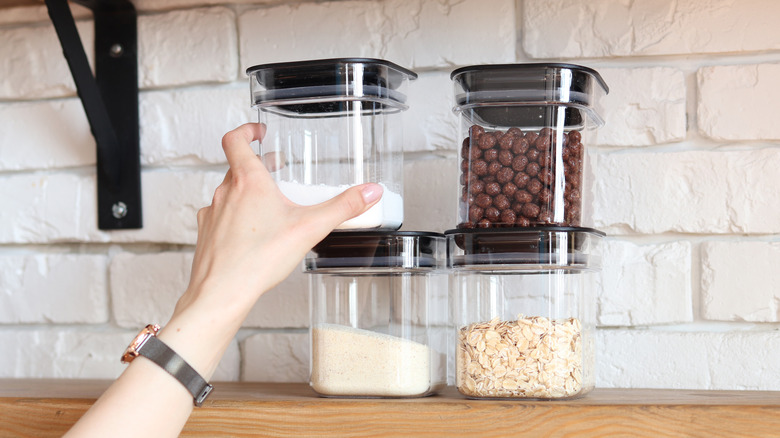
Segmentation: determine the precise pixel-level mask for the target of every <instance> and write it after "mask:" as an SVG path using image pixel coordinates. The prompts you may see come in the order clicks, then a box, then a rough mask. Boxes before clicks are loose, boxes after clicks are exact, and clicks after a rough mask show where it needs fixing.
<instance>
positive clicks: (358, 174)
mask: <svg viewBox="0 0 780 438" xmlns="http://www.w3.org/2000/svg"><path fill="white" fill-rule="evenodd" d="M247 74H248V75H249V76H250V89H251V98H252V105H253V106H254V107H256V108H257V109H258V114H259V120H260V122H262V123H265V124H266V126H267V133H266V136H265V138H264V139H263V141H262V144H261V146H260V153H261V155H262V156H263V157H264V160H265V161H266V163H267V165H268V167H269V169H271V171H272V173H273V176H274V178H275V180H276V182H277V184H278V185H279V188H280V189H281V191H282V192H283V193H284V194H285V195H286V196H287V197H288V198H290V200H292V201H293V202H296V203H298V204H303V205H311V204H316V203H319V202H323V201H326V200H328V199H330V198H332V197H334V196H336V195H338V194H339V193H341V192H343V191H344V190H346V189H347V188H349V187H352V186H355V185H358V184H363V183H367V182H375V183H379V184H381V185H382V186H384V195H383V196H382V199H381V200H380V201H379V203H378V204H377V205H375V206H374V207H373V208H372V209H371V210H369V211H368V212H366V213H364V214H362V215H361V216H359V217H357V218H355V219H352V220H350V221H347V222H345V223H343V224H341V226H339V227H338V229H339V230H357V229H382V230H397V229H398V228H400V227H401V224H402V223H403V217H404V215H403V199H402V194H403V145H402V138H403V126H402V122H401V112H403V111H404V110H406V109H407V108H408V105H407V102H406V95H405V90H406V87H407V85H408V82H409V81H410V80H414V79H415V78H416V77H417V75H416V74H415V73H414V72H411V71H409V70H406V69H404V68H402V67H400V66H398V65H396V64H393V63H391V62H388V61H384V60H379V59H368V58H338V59H322V60H311V61H300V62H290V63H277V64H265V65H259V66H254V67H250V68H249V69H247Z"/></svg>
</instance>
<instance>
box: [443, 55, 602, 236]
mask: <svg viewBox="0 0 780 438" xmlns="http://www.w3.org/2000/svg"><path fill="white" fill-rule="evenodd" d="M451 77H452V79H453V81H454V85H455V101H456V106H455V108H454V110H455V111H456V113H458V114H459V115H460V126H461V129H460V132H461V136H462V137H461V138H462V139H463V140H462V142H461V151H460V152H461V153H460V156H461V163H460V170H461V172H460V178H459V183H460V188H461V191H460V192H459V193H461V196H460V199H459V208H458V218H457V227H458V228H461V229H470V228H516V227H521V228H524V227H548V226H566V227H579V226H583V225H584V224H583V218H582V212H583V203H584V202H585V201H586V200H587V196H584V193H583V192H584V188H585V184H584V181H583V174H584V167H585V166H584V162H585V158H586V157H585V148H584V145H583V142H582V138H583V135H582V134H583V132H584V131H586V130H588V129H591V128H594V127H598V126H600V125H602V124H603V120H602V119H601V116H600V115H599V113H598V109H597V106H598V100H599V99H600V97H601V96H603V95H604V94H606V92H607V91H608V88H607V86H606V84H605V83H604V81H603V79H601V76H600V75H599V74H598V73H597V72H596V71H594V70H592V69H589V68H587V67H582V66H577V65H571V64H511V65H482V66H471V67H464V68H460V69H457V70H455V71H454V72H453V73H452V75H451ZM471 195H475V196H476V195H484V196H488V197H490V198H491V200H490V201H487V200H485V198H484V196H483V197H482V198H480V202H481V204H487V203H488V202H490V203H491V204H495V199H496V197H497V196H499V195H504V196H507V197H509V198H511V201H512V202H510V203H509V205H506V204H505V203H503V202H501V204H502V207H503V208H501V207H498V206H495V205H494V208H495V209H497V210H498V214H496V212H495V211H494V210H489V209H488V208H486V207H484V206H481V205H480V206H479V208H480V209H481V210H477V209H472V208H471V207H472V205H473V203H474V201H475V200H476V199H472V198H471ZM480 213H481V214H480Z"/></svg>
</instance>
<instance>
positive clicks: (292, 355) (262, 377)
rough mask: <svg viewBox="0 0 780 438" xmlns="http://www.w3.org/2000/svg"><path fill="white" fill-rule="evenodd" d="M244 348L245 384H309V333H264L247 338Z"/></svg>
mask: <svg viewBox="0 0 780 438" xmlns="http://www.w3.org/2000/svg"><path fill="white" fill-rule="evenodd" d="M242 347H243V348H242V351H243V353H244V357H243V360H242V365H241V368H242V369H243V373H242V375H241V380H242V381H247V382H308V381H309V334H308V333H260V334H256V335H252V336H249V337H247V338H246V339H244V342H243V344H242Z"/></svg>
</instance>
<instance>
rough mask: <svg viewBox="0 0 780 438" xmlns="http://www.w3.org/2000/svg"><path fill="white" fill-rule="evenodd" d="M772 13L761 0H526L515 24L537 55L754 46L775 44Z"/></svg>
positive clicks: (778, 42) (779, 37)
mask: <svg viewBox="0 0 780 438" xmlns="http://www.w3.org/2000/svg"><path fill="white" fill-rule="evenodd" d="M778 14H780V4H778V3H774V2H765V1H761V0H748V1H742V2H735V1H734V0H693V1H685V2H671V1H652V0H641V1H634V2H621V3H615V2H613V1H610V0H596V1H589V2H571V1H567V0H552V1H550V0H526V1H525V2H524V4H523V17H522V26H521V27H522V29H523V48H524V49H525V51H526V53H528V54H529V55H530V56H532V57H535V58H557V59H560V58H581V57H607V56H628V55H634V56H638V55H677V54H693V53H729V52H752V51H763V50H776V49H778V48H780V33H778V32H777V31H776V26H775V24H774V22H773V20H772V19H771V18H770V17H774V16H777V15H778ZM736 34H738V35H739V37H735V35H736Z"/></svg>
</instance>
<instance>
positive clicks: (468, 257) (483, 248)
mask: <svg viewBox="0 0 780 438" xmlns="http://www.w3.org/2000/svg"><path fill="white" fill-rule="evenodd" d="M444 234H445V235H446V236H447V237H448V245H452V244H454V245H456V246H457V247H458V248H460V250H461V251H457V250H456V249H455V248H453V247H450V248H448V254H449V259H448V262H449V265H450V266H451V267H453V268H459V267H467V268H479V267H484V269H488V270H491V269H494V267H496V266H506V265H515V266H516V267H517V268H519V269H527V268H534V267H538V268H545V269H549V268H551V267H554V268H556V269H558V268H575V269H587V268H598V267H599V265H600V258H599V257H598V256H597V255H595V254H593V253H592V251H593V248H592V245H588V244H587V243H588V242H589V241H590V240H591V239H594V238H595V239H599V240H600V239H601V238H603V237H604V236H605V233H603V232H602V231H599V230H595V229H593V228H583V227H556V226H550V227H534V228H485V229H455V230H448V231H445V233H444Z"/></svg>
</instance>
